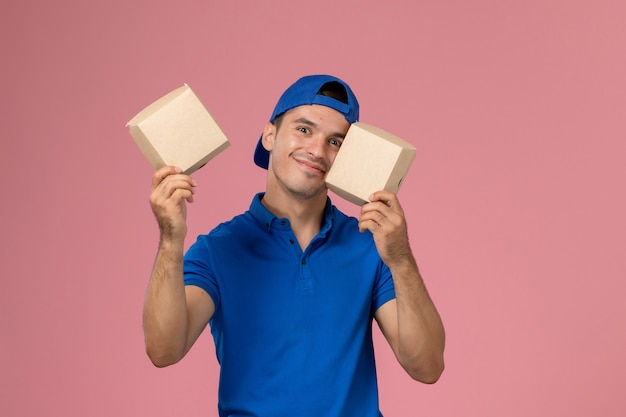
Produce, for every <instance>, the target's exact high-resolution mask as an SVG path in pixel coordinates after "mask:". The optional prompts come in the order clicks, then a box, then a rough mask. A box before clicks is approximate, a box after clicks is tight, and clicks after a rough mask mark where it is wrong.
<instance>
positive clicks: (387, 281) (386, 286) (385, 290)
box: [372, 261, 396, 315]
mask: <svg viewBox="0 0 626 417" xmlns="http://www.w3.org/2000/svg"><path fill="white" fill-rule="evenodd" d="M394 298H396V291H395V288H394V286H393V277H392V276H391V271H390V270H389V267H387V265H385V264H384V263H383V262H382V261H381V262H380V267H379V269H378V274H377V277H376V280H375V281H374V288H373V289H372V315H373V314H374V313H376V310H378V309H379V308H380V307H381V306H382V305H383V304H385V303H386V302H387V301H390V300H393V299H394Z"/></svg>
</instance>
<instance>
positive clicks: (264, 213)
mask: <svg viewBox="0 0 626 417" xmlns="http://www.w3.org/2000/svg"><path fill="white" fill-rule="evenodd" d="M264 195H265V193H258V194H257V195H255V196H254V198H253V199H252V203H250V213H251V214H252V216H253V217H254V218H255V219H257V220H258V221H259V222H260V223H261V224H262V225H264V226H265V228H266V229H267V230H271V229H272V226H273V225H274V224H280V223H281V222H282V221H283V220H286V219H282V218H281V219H279V218H278V217H276V216H275V215H274V213H272V212H271V211H269V210H268V209H267V207H265V206H264V205H263V203H262V202H261V200H262V199H263V196H264ZM335 210H336V208H335V206H333V205H332V203H331V201H330V198H329V197H326V207H325V208H324V224H323V225H322V228H321V230H320V232H322V233H325V232H327V231H328V230H330V228H331V227H332V224H333V219H334V218H335ZM282 225H284V222H283V224H282Z"/></svg>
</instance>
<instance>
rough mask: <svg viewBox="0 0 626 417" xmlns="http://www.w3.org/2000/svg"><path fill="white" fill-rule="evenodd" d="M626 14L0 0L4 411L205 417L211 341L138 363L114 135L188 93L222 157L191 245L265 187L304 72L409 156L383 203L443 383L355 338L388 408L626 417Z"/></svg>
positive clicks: (538, 2) (143, 183)
mask: <svg viewBox="0 0 626 417" xmlns="http://www.w3.org/2000/svg"><path fill="white" fill-rule="evenodd" d="M625 21H626V6H625V3H624V2H623V1H620V0H613V1H610V0H594V1H591V0H589V1H571V0H562V1H559V0H531V1H497V0H475V1H461V0H457V1H398V0H389V1H385V2H381V1H375V2H374V1H366V0H361V1H341V0H332V1H331V0H317V1H315V2H313V1H311V2H306V3H305V2H299V1H291V2H288V1H266V2H263V1H258V2H255V1H241V0H239V1H237V0H231V1H220V2H217V1H207V0H205V1H199V0H197V1H194V0H179V1H176V2H166V1H154V0H150V1H148V0H135V1H133V0H130V1H129V0H126V1H120V0H110V1H106V2H87V1H78V0H59V1H54V2H51V1H43V0H35V1H32V2H19V1H16V0H3V1H2V3H1V5H0V35H1V36H0V43H1V51H2V55H1V56H2V58H1V60H2V65H1V66H0V74H1V76H0V82H2V90H1V91H2V92H1V94H0V121H1V123H0V129H1V132H2V133H1V135H2V136H1V142H0V170H1V172H2V174H1V177H2V181H1V183H2V186H1V190H2V191H1V194H2V197H1V203H0V219H1V221H2V232H1V233H0V243H1V252H0V415H2V416H94V417H99V416H173V415H181V416H182V415H184V416H187V417H192V416H211V415H215V414H216V411H215V410H216V386H217V365H216V360H215V357H214V351H213V346H212V341H211V339H210V336H209V334H208V332H207V333H205V334H204V335H203V336H202V337H201V340H200V341H199V342H198V344H197V345H196V346H195V347H194V349H193V350H192V352H191V353H190V354H189V356H188V357H187V358H186V359H185V360H184V361H183V362H182V363H180V364H178V365H177V366H175V367H172V368H169V369H164V370H159V369H155V368H153V367H152V366H151V364H150V363H149V361H148V359H147V357H146V356H145V354H144V351H143V336H142V331H141V306H142V300H143V295H144V291H145V287H146V283H147V280H148V276H149V272H150V268H151V264H152V260H153V257H154V253H155V249H156V245H157V229H156V225H155V223H154V220H153V218H152V214H151V212H150V208H149V205H148V194H149V189H150V177H151V172H152V170H151V168H150V167H149V165H148V163H147V162H146V161H145V160H144V159H143V156H142V155H141V154H140V153H139V151H138V149H137V148H136V146H135V144H134V143H133V141H132V139H131V138H130V136H129V135H128V132H127V130H126V128H125V123H126V122H127V121H128V120H129V119H130V118H131V117H132V116H133V115H134V114H135V113H136V112H138V111H139V110H140V109H141V108H143V107H144V106H145V105H147V104H148V103H150V102H151V101H152V100H154V99H156V98H158V97H159V96H161V95H162V94H164V93H166V92H168V91H170V90H172V89H174V88H176V87H178V86H180V85H182V84H183V83H185V82H186V83H188V84H189V85H191V86H192V88H193V89H194V90H195V91H196V93H197V94H198V95H199V96H200V97H201V98H202V100H203V101H204V102H205V103H206V105H207V107H209V109H210V110H211V111H212V113H213V114H214V116H215V117H216V118H217V119H218V120H219V122H220V123H221V125H222V127H223V128H224V130H225V132H226V133H227V135H228V136H229V138H230V139H231V142H232V145H231V147H230V148H229V149H228V150H227V151H226V153H224V154H222V155H220V157H219V158H218V159H216V160H214V161H213V162H212V163H211V164H210V165H207V166H206V167H205V168H203V169H202V170H201V171H199V172H198V173H197V174H196V175H195V179H196V180H197V181H198V182H199V183H200V188H199V190H198V193H197V197H196V203H194V204H193V206H192V207H191V209H190V210H191V212H190V239H189V243H191V241H193V240H194V238H195V235H197V234H198V233H202V232H205V231H207V230H209V228H211V227H212V226H213V225H215V224H216V223H217V222H219V221H222V220H226V219H228V218H230V217H232V215H234V214H236V213H238V212H240V211H242V210H245V209H246V208H247V207H248V204H249V201H250V199H251V197H252V194H253V193H255V192H256V191H259V190H262V189H263V187H264V171H262V170H260V169H258V168H256V167H255V166H254V165H253V163H252V149H253V146H254V143H255V141H256V139H257V137H258V135H259V133H260V131H261V128H262V126H263V123H264V122H265V120H266V119H267V118H268V117H269V115H270V113H271V109H272V106H273V105H274V103H275V101H276V99H277V98H278V95H279V94H280V93H281V92H282V90H283V88H284V87H286V85H287V84H289V83H290V82H292V81H293V80H295V79H296V78H297V77H299V76H300V75H303V74H307V73H317V72H328V73H333V74H336V75H338V76H340V77H343V78H345V79H346V80H347V81H348V82H350V83H351V84H352V86H353V88H354V89H355V91H356V92H357V94H358V95H359V97H360V101H361V104H362V120H363V121H365V122H368V123H371V124H375V125H378V126H380V127H382V128H385V129H387V130H389V131H391V132H393V133H395V134H396V135H398V136H401V137H403V138H406V139H407V140H410V141H411V142H412V143H413V144H414V145H415V146H416V147H417V149H418V156H417V159H416V162H415V164H414V165H413V168H412V170H411V172H410V174H409V176H408V177H407V178H406V180H405V182H404V185H403V189H402V190H401V191H400V197H401V199H402V201H403V204H404V208H405V211H406V212H407V213H408V217H409V221H410V225H409V226H410V235H411V240H412V244H413V247H414V250H415V252H416V254H417V256H418V258H419V262H420V265H421V269H422V272H423V274H424V275H425V277H426V279H427V282H428V286H429V288H430V291H431V293H432V296H433V297H434V299H435V300H436V303H437V305H438V307H439V309H440V311H441V314H442V316H443V318H444V321H445V324H446V329H447V334H448V344H447V351H446V358H447V370H446V372H445V373H444V375H443V377H442V379H441V380H440V381H439V383H437V384H436V385H434V386H426V385H420V384H418V383H413V382H411V381H410V380H409V378H408V377H407V376H405V375H404V374H403V372H402V371H401V370H400V368H399V366H398V365H397V364H396V363H395V360H394V359H393V358H392V355H391V352H390V350H389V348H388V347H387V346H386V345H385V344H384V343H383V341H382V340H381V339H380V336H379V335H378V334H377V340H376V342H377V346H378V351H377V354H378V364H379V369H380V391H381V402H382V404H381V407H382V410H383V412H384V413H385V415H386V416H412V415H423V416H445V417H449V416H480V417H502V416H510V417H517V416H520V417H521V416H524V417H527V416H568V417H572V416H592V415H594V416H605V417H606V416H623V415H625V413H626V400H625V399H624V382H623V381H624V373H625V371H626V359H624V352H625V351H626V326H625V318H626V307H625V305H626V303H625V302H624V296H625V295H626V283H625V282H626V279H625V278H626V273H625V272H624V271H626V260H625V259H626V256H624V252H625V248H626V238H625V237H624V236H625V235H626V221H625V220H624V213H626V197H625V192H624V182H625V181H624V180H625V178H626V169H625V165H626V164H625V163H624V159H625V157H626V140H625V138H624V126H625V120H626V117H625V112H626V79H625V75H626V24H625V23H624V22H625ZM335 202H336V203H337V204H338V205H340V206H341V207H343V208H345V209H346V210H347V211H348V212H349V213H351V214H355V213H356V210H355V209H354V207H352V206H349V205H347V204H344V203H343V202H340V201H339V200H338V199H335Z"/></svg>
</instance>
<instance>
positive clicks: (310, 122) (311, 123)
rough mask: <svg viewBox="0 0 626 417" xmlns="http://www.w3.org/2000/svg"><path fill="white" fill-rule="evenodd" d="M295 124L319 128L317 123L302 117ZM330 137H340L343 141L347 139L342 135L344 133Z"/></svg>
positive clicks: (337, 133)
mask: <svg viewBox="0 0 626 417" xmlns="http://www.w3.org/2000/svg"><path fill="white" fill-rule="evenodd" d="M293 123H301V124H304V125H307V126H311V127H318V125H317V123H315V122H314V121H312V120H309V119H307V118H306V117H300V118H299V119H296V120H294V121H293ZM330 136H332V137H338V138H341V139H345V138H346V134H345V133H342V132H335V133H333V134H331V135H330Z"/></svg>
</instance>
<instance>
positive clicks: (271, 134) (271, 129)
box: [262, 122, 276, 152]
mask: <svg viewBox="0 0 626 417" xmlns="http://www.w3.org/2000/svg"><path fill="white" fill-rule="evenodd" d="M275 138H276V126H274V124H273V123H271V122H267V124H266V125H265V128H264V129H263V138H262V143H263V147H264V148H265V150H266V151H268V152H269V151H271V150H272V148H273V147H274V139H275Z"/></svg>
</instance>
